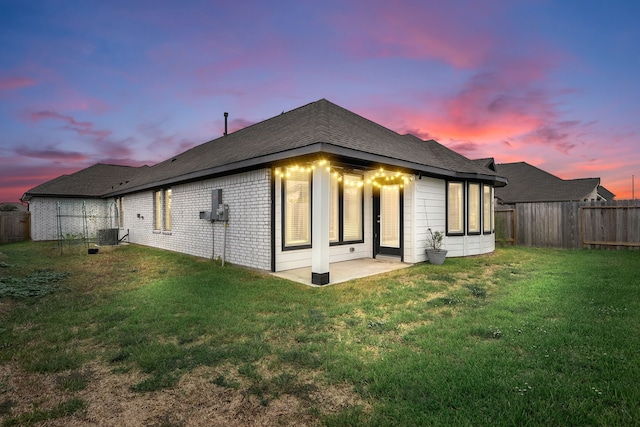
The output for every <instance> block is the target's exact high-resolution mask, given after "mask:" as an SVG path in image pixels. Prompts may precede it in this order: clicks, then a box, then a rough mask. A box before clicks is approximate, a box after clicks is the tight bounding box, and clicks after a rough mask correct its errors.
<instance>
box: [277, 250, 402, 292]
mask: <svg viewBox="0 0 640 427" xmlns="http://www.w3.org/2000/svg"><path fill="white" fill-rule="evenodd" d="M409 266H411V264H406V263H404V262H400V258H398V257H387V256H378V257H377V258H375V259H374V258H361V259H355V260H352V261H342V262H334V263H331V264H329V280H330V282H329V284H328V285H324V286H329V285H335V284H336V283H342V282H346V281H348V280H353V279H359V278H361V277H368V276H373V275H376V274H380V273H386V272H388V271H393V270H399V269H401V268H407V267H409ZM271 274H273V275H274V276H277V277H281V278H283V279H288V280H292V281H294V282H298V283H303V284H305V285H309V286H314V287H319V286H318V285H314V284H312V283H311V267H304V268H296V269H293V270H286V271H279V272H277V273H271Z"/></svg>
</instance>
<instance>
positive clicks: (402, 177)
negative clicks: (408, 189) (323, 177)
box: [274, 159, 413, 188]
mask: <svg viewBox="0 0 640 427" xmlns="http://www.w3.org/2000/svg"><path fill="white" fill-rule="evenodd" d="M317 167H324V169H325V170H326V171H327V172H329V173H330V174H331V175H332V176H333V177H334V178H335V179H336V180H337V181H338V182H342V183H343V185H345V186H349V187H363V186H364V184H365V183H366V184H368V185H372V186H373V187H376V188H381V187H383V186H384V185H398V186H399V187H400V188H404V187H405V186H406V185H407V184H409V183H410V182H411V181H413V176H410V175H407V174H404V173H402V172H400V171H395V172H392V171H386V170H385V169H384V168H383V167H381V168H379V169H377V170H376V172H375V173H372V174H371V175H369V177H367V178H365V177H363V178H362V179H355V180H353V179H345V178H343V174H342V172H340V171H337V170H335V169H333V168H332V167H331V166H330V165H329V162H328V161H327V160H326V159H320V160H318V161H316V162H313V163H311V164H310V165H308V166H307V165H298V164H294V165H291V166H285V167H277V168H275V169H274V175H275V176H276V177H281V178H289V177H290V176H291V173H292V172H305V173H312V172H313V171H314V170H316V168H317Z"/></svg>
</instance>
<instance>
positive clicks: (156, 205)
mask: <svg viewBox="0 0 640 427" xmlns="http://www.w3.org/2000/svg"><path fill="white" fill-rule="evenodd" d="M153 229H154V230H161V229H162V191H161V190H158V191H154V192H153Z"/></svg>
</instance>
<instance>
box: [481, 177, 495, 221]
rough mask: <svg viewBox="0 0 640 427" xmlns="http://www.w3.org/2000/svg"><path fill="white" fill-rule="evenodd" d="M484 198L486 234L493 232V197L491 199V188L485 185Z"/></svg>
mask: <svg viewBox="0 0 640 427" xmlns="http://www.w3.org/2000/svg"><path fill="white" fill-rule="evenodd" d="M482 190H483V197H482V206H483V209H482V210H483V213H484V215H483V221H482V223H483V225H482V229H483V231H484V232H485V233H490V232H491V206H493V197H491V187H490V186H488V185H484V186H483V187H482Z"/></svg>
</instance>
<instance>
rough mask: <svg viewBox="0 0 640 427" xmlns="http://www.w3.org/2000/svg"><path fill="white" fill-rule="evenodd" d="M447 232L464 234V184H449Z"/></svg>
mask: <svg viewBox="0 0 640 427" xmlns="http://www.w3.org/2000/svg"><path fill="white" fill-rule="evenodd" d="M447 234H464V185H463V183H462V182H449V183H448V184H447Z"/></svg>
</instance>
